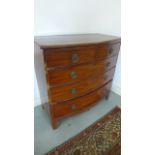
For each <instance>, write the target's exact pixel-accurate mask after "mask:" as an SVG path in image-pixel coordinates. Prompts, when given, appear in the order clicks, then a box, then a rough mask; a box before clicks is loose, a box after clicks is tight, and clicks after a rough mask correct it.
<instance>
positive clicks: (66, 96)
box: [48, 68, 115, 102]
mask: <svg viewBox="0 0 155 155" xmlns="http://www.w3.org/2000/svg"><path fill="white" fill-rule="evenodd" d="M114 70H115V69H114V68H113V69H111V70H109V71H108V72H106V73H104V72H103V73H102V75H100V77H97V78H96V77H95V78H90V79H86V80H83V81H81V82H79V83H73V84H69V85H66V86H58V87H54V88H51V89H49V91H48V94H49V98H50V99H51V101H52V102H63V101H67V100H70V99H73V98H75V97H79V96H82V95H85V94H87V93H89V92H91V91H93V90H95V89H97V88H99V87H101V86H103V85H104V84H106V83H107V82H108V81H110V80H111V79H113V75H114Z"/></svg>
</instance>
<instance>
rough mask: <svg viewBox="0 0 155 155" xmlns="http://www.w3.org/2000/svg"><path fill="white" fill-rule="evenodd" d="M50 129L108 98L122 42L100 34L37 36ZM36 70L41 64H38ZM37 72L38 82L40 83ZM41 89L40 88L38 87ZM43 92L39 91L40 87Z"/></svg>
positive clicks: (116, 38)
mask: <svg viewBox="0 0 155 155" xmlns="http://www.w3.org/2000/svg"><path fill="white" fill-rule="evenodd" d="M35 43H36V44H37V45H38V46H39V47H40V48H41V50H42V56H43V63H44V76H45V77H46V89H47V90H46V89H44V90H42V91H45V92H46V91H47V94H48V102H49V104H48V110H49V112H50V116H51V122H52V126H53V128H57V127H58V122H59V120H60V119H62V118H64V117H66V116H70V115H73V114H77V113H80V112H82V111H84V110H86V109H89V108H90V107H92V106H93V105H95V104H96V103H97V102H98V101H99V100H101V99H102V98H106V99H108V96H109V92H110V88H111V83H112V80H113V76H114V72H115V66H116V62H117V57H118V53H119V49H120V43H121V39H120V38H118V37H114V36H107V35H102V34H85V35H84V34H83V35H62V36H46V37H36V38H35ZM37 65H38V68H39V66H40V67H41V64H39V63H38V64H37ZM39 74H42V73H39V72H37V75H38V76H37V77H38V78H37V80H39V81H40V83H42V82H43V81H41V80H40V78H39ZM40 87H41V86H40ZM41 89H42V88H41Z"/></svg>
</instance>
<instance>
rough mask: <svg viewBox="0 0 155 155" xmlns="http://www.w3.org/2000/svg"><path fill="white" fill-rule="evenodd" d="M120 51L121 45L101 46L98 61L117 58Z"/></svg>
mask: <svg viewBox="0 0 155 155" xmlns="http://www.w3.org/2000/svg"><path fill="white" fill-rule="evenodd" d="M119 50H120V43H117V44H113V45H108V44H103V45H99V46H98V48H97V53H96V59H97V60H102V59H105V58H107V57H111V56H116V55H118V53H119Z"/></svg>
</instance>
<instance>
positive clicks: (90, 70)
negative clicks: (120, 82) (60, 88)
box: [47, 57, 117, 86]
mask: <svg viewBox="0 0 155 155" xmlns="http://www.w3.org/2000/svg"><path fill="white" fill-rule="evenodd" d="M116 61H117V57H111V58H108V59H105V60H104V61H99V62H97V63H95V64H94V63H92V64H86V65H82V66H73V67H69V68H66V69H64V70H58V71H52V70H49V71H48V72H47V81H48V84H49V85H51V86H57V85H64V84H68V83H73V82H78V81H80V80H83V79H87V78H88V77H92V76H94V77H95V76H100V75H101V74H102V73H103V72H105V71H106V70H109V69H110V68H112V67H114V66H115V65H116Z"/></svg>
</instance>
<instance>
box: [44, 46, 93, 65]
mask: <svg viewBox="0 0 155 155" xmlns="http://www.w3.org/2000/svg"><path fill="white" fill-rule="evenodd" d="M94 57H95V47H79V48H60V49H46V50H45V51H44V59H45V63H46V66H47V67H48V68H55V67H65V66H69V65H75V64H82V63H87V62H91V61H93V60H94Z"/></svg>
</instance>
